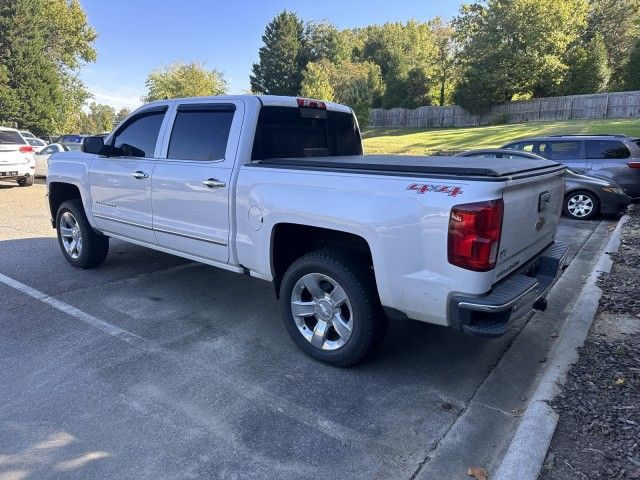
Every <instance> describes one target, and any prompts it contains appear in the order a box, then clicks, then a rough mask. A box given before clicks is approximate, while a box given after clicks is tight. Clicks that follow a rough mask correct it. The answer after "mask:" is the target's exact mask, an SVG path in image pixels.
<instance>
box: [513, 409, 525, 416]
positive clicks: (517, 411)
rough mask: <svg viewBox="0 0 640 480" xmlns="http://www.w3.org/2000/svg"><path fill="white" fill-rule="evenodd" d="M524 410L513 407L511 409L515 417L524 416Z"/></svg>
mask: <svg viewBox="0 0 640 480" xmlns="http://www.w3.org/2000/svg"><path fill="white" fill-rule="evenodd" d="M522 412H523V410H522V409H521V408H512V409H511V415H513V416H514V417H521V416H522Z"/></svg>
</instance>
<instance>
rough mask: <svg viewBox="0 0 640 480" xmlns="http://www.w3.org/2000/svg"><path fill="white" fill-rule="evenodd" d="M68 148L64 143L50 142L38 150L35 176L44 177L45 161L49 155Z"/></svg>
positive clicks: (45, 170)
mask: <svg viewBox="0 0 640 480" xmlns="http://www.w3.org/2000/svg"><path fill="white" fill-rule="evenodd" d="M68 151H69V149H68V148H67V147H65V146H64V145H61V144H59V143H52V144H51V145H47V146H46V147H44V148H43V149H42V150H40V151H39V152H36V170H35V176H36V177H46V176H47V162H48V160H49V157H51V155H53V154H54V153H59V152H68Z"/></svg>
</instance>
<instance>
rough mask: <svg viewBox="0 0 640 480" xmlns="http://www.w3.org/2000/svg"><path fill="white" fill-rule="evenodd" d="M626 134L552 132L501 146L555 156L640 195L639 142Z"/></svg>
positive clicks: (628, 193)
mask: <svg viewBox="0 0 640 480" xmlns="http://www.w3.org/2000/svg"><path fill="white" fill-rule="evenodd" d="M634 140H635V139H633V138H630V137H627V136H625V135H553V136H548V137H537V138H529V139H524V140H518V141H517V142H512V143H509V144H507V145H505V146H504V147H502V148H505V149H515V150H522V151H525V152H530V153H535V154H538V155H540V156H542V157H545V158H548V159H551V160H556V161H557V162H560V163H563V164H564V165H566V166H568V167H571V169H572V170H574V171H575V172H577V173H583V174H588V175H589V176H592V177H599V178H605V179H607V180H611V181H613V182H615V183H617V184H618V185H620V186H621V187H622V188H623V189H624V191H625V192H626V193H627V195H629V196H630V197H632V198H637V197H640V146H639V145H638V143H637V141H634Z"/></svg>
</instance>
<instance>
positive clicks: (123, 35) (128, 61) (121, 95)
mask: <svg viewBox="0 0 640 480" xmlns="http://www.w3.org/2000/svg"><path fill="white" fill-rule="evenodd" d="M81 2H82V5H83V6H84V8H85V10H86V12H87V15H88V17H89V22H90V23H91V25H93V27H94V28H95V29H96V30H97V32H98V40H97V41H96V44H95V47H96V49H97V52H98V60H97V62H95V63H91V64H88V65H86V66H84V68H83V69H82V72H81V77H82V79H83V81H84V82H85V84H86V85H87V87H88V88H89V90H90V91H91V92H92V93H93V95H94V100H95V101H97V102H100V103H106V104H109V105H112V106H114V107H116V108H120V107H123V106H127V107H135V106H137V105H139V104H140V97H141V96H142V95H143V94H144V93H145V87H144V82H145V79H146V77H147V75H148V73H149V72H150V71H151V70H153V69H154V68H156V67H158V66H161V65H166V64H169V63H171V62H173V61H174V60H184V61H191V60H196V61H204V62H205V64H206V66H208V67H215V68H218V69H219V70H222V71H223V72H224V74H225V77H226V78H227V80H228V81H229V84H230V92H229V93H232V94H235V93H242V91H243V90H245V89H248V87H249V73H250V72H251V65H252V64H253V63H254V62H256V61H257V59H258V49H259V48H260V46H261V45H262V40H261V36H262V33H263V32H264V28H265V25H266V24H267V22H269V20H271V19H272V18H273V17H274V16H275V15H276V14H277V13H278V12H280V11H281V10H283V9H287V10H292V11H295V12H297V13H298V14H299V15H300V16H301V17H302V18H303V19H304V20H322V19H326V20H328V21H330V22H331V23H333V24H334V25H336V26H338V27H340V28H350V27H358V26H364V25H369V24H373V23H384V22H387V21H406V20H409V19H411V18H414V19H416V20H429V19H430V18H433V17H435V16H441V17H444V18H451V17H452V16H454V15H455V14H456V12H457V11H458V8H459V6H460V5H461V4H462V3H464V2H463V1H461V0H443V1H430V0H423V1H419V0H369V1H366V0H351V1H349V0H315V1H312V0H308V1H304V0H265V1H259V0H256V1H245V0H232V1H228V0H227V1H214V0H210V1H206V0H180V1H175V0H174V1H171V0H168V1H162V0H128V1H123V0H115V1H105V0H81Z"/></svg>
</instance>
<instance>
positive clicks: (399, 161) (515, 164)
mask: <svg viewBox="0 0 640 480" xmlns="http://www.w3.org/2000/svg"><path fill="white" fill-rule="evenodd" d="M254 164H257V165H262V166H265V167H280V168H287V167H289V168H302V169H311V170H316V169H322V170H332V171H335V170H351V171H362V173H389V174H400V175H412V176H414V175H415V176H424V175H437V176H440V175H446V176H470V177H493V178H496V179H497V178H504V177H511V176H514V175H520V174H525V173H536V172H539V173H542V171H544V170H548V169H550V168H551V167H558V169H560V168H564V167H563V166H562V165H560V164H559V163H557V162H554V161H553V160H546V159H528V158H527V159H525V158H522V159H520V158H518V159H512V158H474V157H427V156H405V155H353V156H348V157H308V158H268V159H265V160H260V161H259V162H254Z"/></svg>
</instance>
